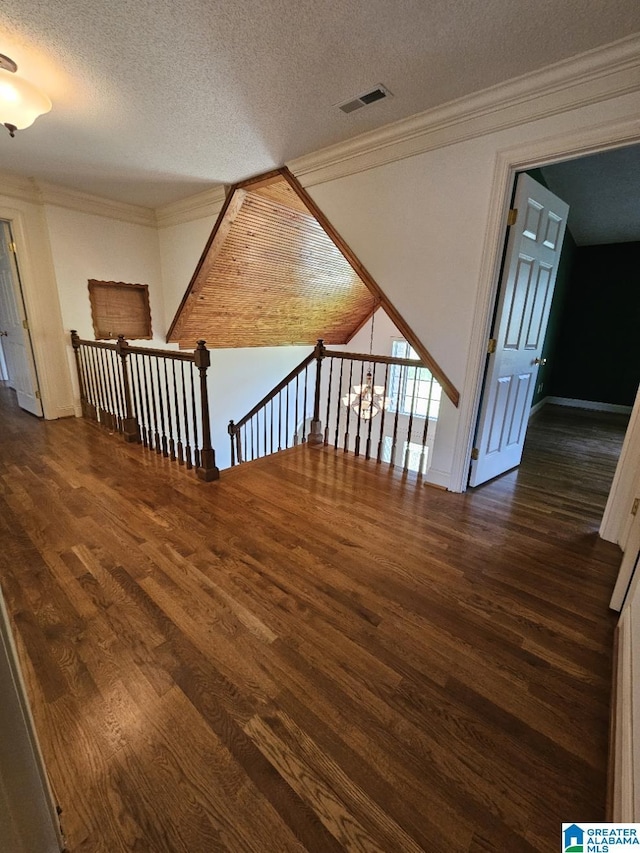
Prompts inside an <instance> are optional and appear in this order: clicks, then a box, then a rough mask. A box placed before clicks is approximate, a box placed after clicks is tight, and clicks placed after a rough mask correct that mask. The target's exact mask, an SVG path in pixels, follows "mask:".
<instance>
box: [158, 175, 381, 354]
mask: <svg viewBox="0 0 640 853" xmlns="http://www.w3.org/2000/svg"><path fill="white" fill-rule="evenodd" d="M302 192H303V191H302ZM375 305H376V299H375V298H374V296H373V295H372V294H371V293H370V291H369V290H368V288H367V286H366V285H365V284H364V282H363V281H362V279H361V278H360V276H359V275H358V274H357V273H356V271H355V270H354V269H353V267H352V266H351V265H350V264H349V263H348V262H347V260H346V259H345V257H344V256H343V254H342V253H341V251H340V250H339V249H338V247H337V246H336V245H335V243H334V242H333V241H332V240H331V239H330V237H329V236H328V235H327V234H326V232H325V231H324V229H323V228H322V226H321V225H320V224H319V222H318V221H317V219H316V218H315V217H314V216H313V214H312V213H311V212H310V211H309V210H308V209H307V207H306V205H305V204H304V202H303V201H302V199H301V198H300V197H299V196H298V195H296V193H295V192H294V190H293V189H292V188H291V186H290V185H289V184H288V183H287V181H286V180H285V178H284V177H275V178H271V179H270V180H269V181H268V183H267V184H266V185H262V186H258V187H255V188H252V187H250V186H249V187H247V188H246V189H236V190H235V191H234V192H233V193H232V194H231V196H230V197H229V198H228V200H227V204H226V207H225V209H224V210H223V211H222V212H221V214H220V216H219V217H218V220H217V222H216V224H215V226H214V230H213V232H212V235H211V238H210V240H209V243H208V245H207V247H206V249H205V253H204V255H203V257H202V259H201V260H200V263H199V264H198V268H197V270H196V272H195V273H194V277H193V278H192V280H191V283H190V284H189V287H188V289H187V293H186V294H185V297H184V299H183V301H182V304H181V306H180V308H179V309H178V313H177V314H176V318H175V319H174V321H173V323H172V325H171V329H170V331H169V335H168V336H167V340H169V341H174V342H177V343H179V344H180V345H181V346H184V347H187V348H193V346H194V342H195V341H197V340H198V339H200V338H204V339H205V340H206V341H207V343H208V344H209V346H210V347H260V346H285V345H290V344H315V342H316V341H317V340H318V338H323V339H324V341H325V343H327V344H345V343H346V342H347V341H348V340H349V339H350V338H351V337H352V335H353V334H354V333H355V332H356V331H357V330H358V329H359V328H360V327H361V326H362V324H363V323H364V322H365V321H366V320H367V319H368V318H369V317H370V316H371V314H372V312H373V310H374V308H375Z"/></svg>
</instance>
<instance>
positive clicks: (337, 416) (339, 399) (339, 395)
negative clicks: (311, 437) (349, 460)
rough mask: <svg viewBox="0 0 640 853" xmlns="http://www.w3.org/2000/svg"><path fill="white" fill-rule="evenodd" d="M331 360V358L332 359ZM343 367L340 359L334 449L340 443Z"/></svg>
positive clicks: (342, 360) (342, 361)
mask: <svg viewBox="0 0 640 853" xmlns="http://www.w3.org/2000/svg"><path fill="white" fill-rule="evenodd" d="M332 361H333V359H332ZM343 368H344V359H343V358H341V359H340V379H339V381H338V403H337V406H336V434H335V437H334V441H333V447H334V449H335V450H337V449H338V444H339V443H340V412H341V411H342V398H343V396H344V395H343V393H342V390H343V389H342V371H343Z"/></svg>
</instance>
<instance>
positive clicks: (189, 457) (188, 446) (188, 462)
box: [180, 361, 193, 471]
mask: <svg viewBox="0 0 640 853" xmlns="http://www.w3.org/2000/svg"><path fill="white" fill-rule="evenodd" d="M184 365H185V363H184V361H181V362H180V368H181V371H182V411H183V414H184V442H185V445H184V451H185V460H186V465H187V470H189V471H190V470H191V469H192V468H193V462H192V454H191V441H190V437H189V412H188V404H187V381H186V379H185V375H184ZM188 369H189V370H191V363H189V368H188Z"/></svg>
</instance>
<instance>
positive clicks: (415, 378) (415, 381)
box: [402, 367, 418, 474]
mask: <svg viewBox="0 0 640 853" xmlns="http://www.w3.org/2000/svg"><path fill="white" fill-rule="evenodd" d="M410 370H413V389H412V391H411V408H410V409H409V427H408V429H407V446H406V448H405V451H404V465H403V466H402V468H403V471H404V473H405V474H406V473H407V471H408V470H409V459H410V457H411V436H412V433H413V416H414V413H415V407H416V391H417V388H418V368H417V367H409V368H407V376H408V375H409V371H410Z"/></svg>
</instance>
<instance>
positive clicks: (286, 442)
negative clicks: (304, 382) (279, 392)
mask: <svg viewBox="0 0 640 853" xmlns="http://www.w3.org/2000/svg"><path fill="white" fill-rule="evenodd" d="M290 387H291V383H290V382H289V384H288V385H287V398H286V400H287V402H286V406H285V418H286V420H285V427H284V446H285V447H286V448H287V450H288V449H289V429H290V424H289V388H290Z"/></svg>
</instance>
